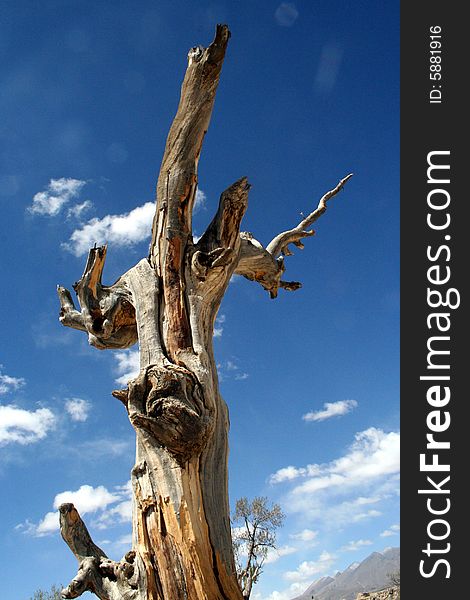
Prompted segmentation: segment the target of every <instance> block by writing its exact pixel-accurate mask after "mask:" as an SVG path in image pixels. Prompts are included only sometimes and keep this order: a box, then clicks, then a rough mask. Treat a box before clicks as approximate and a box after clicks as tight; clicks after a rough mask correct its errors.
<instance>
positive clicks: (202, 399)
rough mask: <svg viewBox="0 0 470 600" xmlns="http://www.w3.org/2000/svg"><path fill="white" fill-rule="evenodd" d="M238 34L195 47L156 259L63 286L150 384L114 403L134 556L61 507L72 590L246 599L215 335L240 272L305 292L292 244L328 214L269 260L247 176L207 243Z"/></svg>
mask: <svg viewBox="0 0 470 600" xmlns="http://www.w3.org/2000/svg"><path fill="white" fill-rule="evenodd" d="M229 37H230V32H229V30H228V27H227V26H226V25H218V26H217V29H216V34H215V38H214V40H213V42H212V43H211V44H210V46H209V47H208V48H202V47H196V48H192V49H191V50H190V52H189V54H188V67H187V70H186V74H185V77H184V81H183V85H182V89H181V98H180V103H179V106H178V110H177V113H176V116H175V118H174V121H173V124H172V126H171V128H170V132H169V134H168V139H167V143H166V147H165V151H164V155H163V160H162V163H161V168H160V173H159V176H158V181H157V197H156V208H155V217H154V220H153V225H152V238H151V244H150V251H149V256H148V257H147V258H144V259H142V260H141V261H140V262H138V263H137V264H136V265H135V266H134V267H132V268H131V269H130V270H129V271H127V272H126V273H124V274H123V275H122V276H121V277H120V278H119V280H118V281H117V282H115V283H114V284H113V285H111V286H105V285H103V284H102V281H101V279H102V272H103V268H104V262H105V258H106V252H107V248H106V246H101V247H95V248H92V249H91V250H90V253H89V256H88V260H87V263H86V266H85V269H84V272H83V275H82V277H81V278H80V280H79V281H78V282H77V283H76V284H75V286H74V290H75V292H76V294H77V297H78V303H79V307H80V310H78V309H77V308H76V307H75V305H74V302H73V300H72V296H71V294H70V292H69V291H68V290H67V289H65V288H63V287H60V286H59V287H58V294H59V300H60V305H61V311H60V316H59V319H60V321H61V322H62V324H63V325H65V326H68V327H72V328H75V329H78V330H81V331H84V332H86V333H87V335H88V339H89V342H90V343H91V344H92V345H94V346H95V347H97V348H100V349H116V348H127V347H129V346H131V345H132V344H134V343H135V342H137V341H138V343H139V351H140V372H139V374H138V376H137V377H135V378H134V379H133V380H131V381H129V382H128V385H127V387H126V388H125V389H122V390H116V391H114V392H113V395H114V396H115V397H116V398H118V399H119V400H120V401H121V402H122V403H123V404H124V406H125V408H126V410H127V413H128V416H129V421H130V423H131V425H132V427H133V428H134V430H135V434H136V462H135V466H134V468H133V469H132V473H131V480H132V489H133V497H134V502H133V517H132V522H133V544H132V550H131V551H130V552H129V553H127V554H126V556H125V557H124V558H123V559H122V561H119V562H113V561H110V559H109V558H107V557H106V555H105V554H104V553H103V551H102V550H101V549H100V548H98V547H97V546H96V544H95V543H94V542H93V540H92V539H91V537H90V535H89V533H88V531H87V529H86V526H85V524H84V523H83V521H82V520H81V518H80V516H79V515H78V512H77V511H76V509H75V507H73V505H71V504H67V505H63V506H62V507H61V508H60V522H61V532H62V537H63V538H64V540H65V541H66V543H67V544H68V546H69V547H70V549H71V551H72V552H73V553H74V555H75V557H76V558H77V561H78V563H79V569H78V573H77V575H76V577H75V578H74V579H73V580H72V582H71V583H70V585H69V586H68V587H67V588H66V589H65V590H64V591H63V597H64V598H76V597H78V596H79V595H80V594H82V593H83V592H84V591H85V590H90V591H92V592H93V593H95V594H96V595H97V596H98V597H99V598H101V599H102V600H114V599H117V598H122V599H124V600H243V596H242V592H241V590H240V587H239V584H238V580H237V574H236V569H235V562H234V557H233V550H232V539H231V530H230V516H229V515H230V513H229V502H228V473H227V462H228V430H229V417H228V410H227V406H226V404H225V402H224V400H223V399H222V397H221V395H220V390H219V383H218V375H217V367H216V362H215V358H214V353H213V346H212V344H213V340H212V338H213V329H214V322H215V319H216V316H217V312H218V310H219V307H220V303H221V301H222V298H223V296H224V293H225V290H226V289H227V286H228V284H229V281H230V278H231V277H232V275H233V274H234V273H238V274H241V275H243V276H245V277H246V278H248V279H251V280H253V281H256V282H258V283H260V284H261V285H262V286H263V287H264V288H265V289H266V290H267V291H269V293H270V295H271V297H276V295H277V293H278V289H279V288H284V289H287V290H293V289H297V288H298V287H299V286H300V284H298V283H296V282H286V281H283V280H282V279H281V277H282V274H283V272H284V260H283V255H288V254H289V252H288V245H289V244H290V243H293V244H296V245H297V246H299V247H301V242H300V240H301V239H302V238H303V237H306V236H309V235H312V232H310V231H307V230H306V227H308V226H309V225H310V224H311V223H312V222H313V221H315V220H316V219H317V218H318V217H319V216H320V215H321V214H322V213H323V212H324V210H325V208H326V201H327V200H328V199H329V198H331V197H332V196H333V195H335V194H336V193H337V192H338V191H339V190H340V189H342V186H343V185H344V183H345V182H346V181H347V179H348V178H349V176H348V177H347V178H345V179H343V180H341V182H340V184H338V186H337V187H336V188H335V189H334V190H332V191H331V192H328V193H327V194H326V195H325V196H324V197H323V198H322V200H321V201H320V204H319V206H318V208H317V209H316V211H314V212H313V213H312V214H311V215H309V217H308V218H307V219H304V220H303V221H302V222H301V223H300V224H299V225H298V226H297V227H295V228H293V229H291V230H287V231H286V232H283V233H281V234H279V235H278V236H276V237H275V238H274V239H273V241H272V242H271V243H270V244H269V245H268V246H267V247H266V248H264V247H263V246H262V245H261V244H260V243H259V242H257V241H256V239H255V238H254V237H253V236H252V235H251V234H248V233H240V226H241V222H242V218H243V215H244V214H245V211H246V209H247V205H248V192H249V188H250V185H249V183H248V181H247V178H246V177H242V178H241V179H239V180H238V181H236V182H235V183H233V184H232V185H230V186H229V187H228V188H227V189H226V190H225V191H224V192H223V193H222V194H221V196H220V201H219V206H218V209H217V212H216V214H215V215H214V218H213V219H212V221H211V223H210V224H209V226H208V228H207V230H206V231H205V233H204V234H203V236H202V237H201V238H200V239H199V240H198V241H197V243H194V241H193V236H192V223H191V221H192V210H193V206H194V201H195V194H196V189H197V167H198V161H199V157H200V153H201V149H202V143H203V140H204V136H205V134H206V132H207V129H208V126H209V122H210V118H211V114H212V109H213V105H214V99H215V93H216V90H217V85H218V82H219V77H220V72H221V68H222V63H223V60H224V56H225V51H226V48H227V43H228V40H229Z"/></svg>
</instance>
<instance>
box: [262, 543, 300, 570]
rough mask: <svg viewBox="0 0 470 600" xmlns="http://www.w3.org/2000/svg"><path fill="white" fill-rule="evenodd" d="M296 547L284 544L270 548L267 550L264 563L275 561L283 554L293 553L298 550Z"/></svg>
mask: <svg viewBox="0 0 470 600" xmlns="http://www.w3.org/2000/svg"><path fill="white" fill-rule="evenodd" d="M298 551H299V550H298V548H295V547H294V546H289V545H288V544H285V545H284V546H279V548H270V549H269V550H268V555H267V557H266V561H265V563H266V564H267V565H269V564H272V563H275V562H277V561H278V560H279V559H280V558H282V557H283V556H289V555H290V554H295V552H298Z"/></svg>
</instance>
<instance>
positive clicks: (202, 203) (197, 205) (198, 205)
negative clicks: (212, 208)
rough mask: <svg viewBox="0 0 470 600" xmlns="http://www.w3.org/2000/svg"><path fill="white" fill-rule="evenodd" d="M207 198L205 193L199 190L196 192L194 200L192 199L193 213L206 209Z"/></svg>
mask: <svg viewBox="0 0 470 600" xmlns="http://www.w3.org/2000/svg"><path fill="white" fill-rule="evenodd" d="M206 202H207V196H206V193H205V192H203V191H202V190H200V189H199V188H198V189H197V190H196V198H195V199H194V208H193V211H194V212H198V211H199V210H203V209H205V208H206Z"/></svg>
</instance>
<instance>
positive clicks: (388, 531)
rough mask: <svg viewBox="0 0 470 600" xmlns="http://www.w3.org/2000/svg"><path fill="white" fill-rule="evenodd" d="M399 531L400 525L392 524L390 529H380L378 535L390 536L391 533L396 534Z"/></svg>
mask: <svg viewBox="0 0 470 600" xmlns="http://www.w3.org/2000/svg"><path fill="white" fill-rule="evenodd" d="M399 531H400V525H392V526H391V527H390V529H386V530H385V531H382V533H381V534H380V537H391V536H392V535H398V533H399Z"/></svg>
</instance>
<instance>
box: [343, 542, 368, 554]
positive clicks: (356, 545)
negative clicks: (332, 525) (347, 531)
mask: <svg viewBox="0 0 470 600" xmlns="http://www.w3.org/2000/svg"><path fill="white" fill-rule="evenodd" d="M371 545H372V541H371V540H355V541H351V542H348V543H347V544H346V545H345V546H343V547H342V548H341V550H342V551H343V552H356V550H360V549H361V548H363V547H364V546H371Z"/></svg>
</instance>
